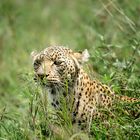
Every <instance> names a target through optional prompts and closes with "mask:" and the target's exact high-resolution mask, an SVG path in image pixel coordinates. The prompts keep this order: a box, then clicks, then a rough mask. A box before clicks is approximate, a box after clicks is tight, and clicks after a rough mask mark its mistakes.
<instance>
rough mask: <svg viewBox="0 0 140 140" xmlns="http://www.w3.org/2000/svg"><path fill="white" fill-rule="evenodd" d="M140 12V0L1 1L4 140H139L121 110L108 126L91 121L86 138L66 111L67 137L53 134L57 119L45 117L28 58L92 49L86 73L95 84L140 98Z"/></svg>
mask: <svg viewBox="0 0 140 140" xmlns="http://www.w3.org/2000/svg"><path fill="white" fill-rule="evenodd" d="M139 5H140V1H139V0H134V1H129V0H124V1H120V0H99V1H93V0H86V1H85V0H77V1H74V0H72V1H68V0H47V1H45V0H40V1H33V0H30V1H27V0H12V1H9V0H0V70H1V74H0V139H11V140H13V139H14V140H15V139H19V140H21V139H66V137H68V138H69V139H74V138H76V137H81V139H88V137H89V139H97V140H98V139H115V140H116V139H118V140H119V139H139V138H140V124H139V122H140V121H139V118H137V119H135V118H133V117H132V116H129V115H127V114H123V113H122V112H123V107H122V106H120V105H119V106H118V107H116V112H117V113H115V112H114V113H115V116H116V118H115V119H110V120H109V122H107V124H104V123H103V122H100V121H97V120H96V121H93V123H92V124H91V132H92V135H89V136H88V135H87V134H83V133H82V132H80V133H79V132H77V131H76V129H74V128H73V127H72V126H71V125H70V120H69V117H68V115H67V113H66V112H65V111H63V112H61V113H62V114H60V116H61V117H60V119H59V121H58V122H59V124H60V127H61V129H62V131H63V130H67V131H66V132H64V135H63V136H61V135H60V136H58V135H55V134H52V132H51V130H50V128H49V124H50V123H53V122H54V120H52V119H51V118H49V119H48V118H47V117H46V111H47V108H46V104H47V99H46V98H44V95H42V92H41V89H40V87H36V86H35V84H34V81H33V78H32V77H33V68H32V61H31V59H30V52H31V51H32V50H42V49H44V48H45V47H47V46H49V45H64V46H68V47H69V48H71V49H74V50H83V49H85V48H87V49H88V50H89V52H90V55H91V58H90V61H89V62H88V63H87V64H86V65H85V69H86V71H87V72H88V73H89V75H90V76H91V78H92V79H99V80H100V81H102V82H103V83H106V84H107V85H109V86H111V87H112V89H113V90H114V91H115V92H116V94H121V95H128V96H132V97H137V98H139V97H140V70H139V68H140V62H139V58H140V40H139V36H140V30H139V29H140V20H139V12H140V7H139ZM129 108H130V109H133V107H131V106H129ZM64 120H65V121H64ZM64 122H67V123H64ZM61 129H60V130H61Z"/></svg>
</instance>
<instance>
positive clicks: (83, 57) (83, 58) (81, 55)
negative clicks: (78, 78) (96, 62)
mask: <svg viewBox="0 0 140 140" xmlns="http://www.w3.org/2000/svg"><path fill="white" fill-rule="evenodd" d="M74 57H75V58H76V59H77V60H78V62H79V63H84V62H87V61H88V60H89V57H90V55H89V52H88V50H87V49H85V50H84V51H83V52H76V53H74Z"/></svg>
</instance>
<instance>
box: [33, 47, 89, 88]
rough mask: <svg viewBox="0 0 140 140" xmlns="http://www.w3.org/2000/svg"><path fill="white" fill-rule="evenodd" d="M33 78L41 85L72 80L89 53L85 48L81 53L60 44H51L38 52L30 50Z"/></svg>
mask: <svg viewBox="0 0 140 140" xmlns="http://www.w3.org/2000/svg"><path fill="white" fill-rule="evenodd" d="M31 56H32V59H33V67H34V72H35V80H39V81H41V83H43V85H46V86H50V85H54V84H65V82H66V81H68V82H69V83H72V82H74V80H75V78H76V76H77V73H78V71H79V70H80V68H81V65H82V63H83V62H85V61H87V60H88V57H89V54H88V51H87V50H85V51H83V52H81V53H79V52H73V51H72V50H71V49H68V48H65V47H61V46H51V47H48V48H46V49H44V50H43V51H41V52H40V53H36V52H32V53H31Z"/></svg>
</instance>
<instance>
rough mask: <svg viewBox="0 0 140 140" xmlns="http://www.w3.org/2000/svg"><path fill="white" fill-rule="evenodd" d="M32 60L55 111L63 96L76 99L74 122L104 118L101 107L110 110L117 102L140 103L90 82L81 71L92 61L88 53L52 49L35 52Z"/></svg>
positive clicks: (53, 47) (106, 87) (63, 48)
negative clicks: (87, 62) (89, 60)
mask: <svg viewBox="0 0 140 140" xmlns="http://www.w3.org/2000/svg"><path fill="white" fill-rule="evenodd" d="M32 58H33V66H34V71H35V80H37V79H40V80H41V85H43V86H44V87H45V89H46V90H47V91H48V94H49V97H48V98H49V102H50V104H51V105H52V106H53V107H54V108H55V109H56V108H59V104H60V96H61V95H64V96H65V97H66V98H67V95H70V96H72V97H73V108H72V117H73V122H79V123H81V122H90V121H91V120H93V119H95V118H102V117H103V116H104V115H103V113H102V112H101V111H100V108H104V109H111V107H112V106H113V105H114V104H115V103H116V101H119V102H120V101H123V102H137V101H140V100H139V99H136V98H130V97H128V96H118V95H116V94H114V92H113V91H112V90H111V89H110V88H109V87H108V86H106V85H104V84H102V83H100V82H98V81H96V80H91V79H90V78H89V76H88V74H87V73H85V72H84V70H83V68H82V64H83V63H84V62H85V61H87V60H88V58H89V54H88V51H87V50H85V51H84V52H82V53H79V52H73V51H72V50H71V49H68V48H65V47H62V46H52V47H48V48H46V49H44V50H43V51H41V52H40V53H35V52H33V53H32ZM66 85H67V87H68V88H67V90H66V88H65V87H66ZM66 91H67V93H66Z"/></svg>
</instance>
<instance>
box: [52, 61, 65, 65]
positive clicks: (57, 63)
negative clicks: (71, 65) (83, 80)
mask: <svg viewBox="0 0 140 140" xmlns="http://www.w3.org/2000/svg"><path fill="white" fill-rule="evenodd" d="M62 62H63V61H54V64H55V65H60V64H61V63H62Z"/></svg>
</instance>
